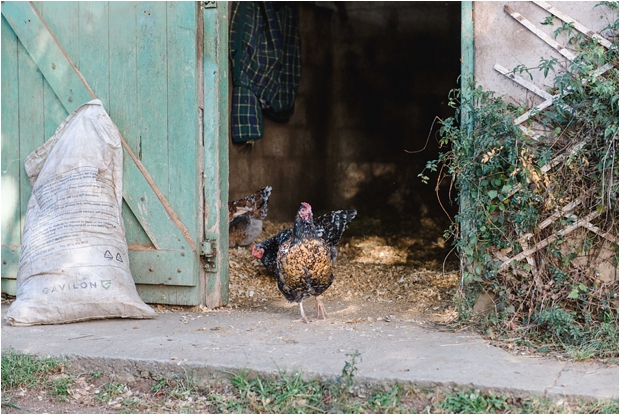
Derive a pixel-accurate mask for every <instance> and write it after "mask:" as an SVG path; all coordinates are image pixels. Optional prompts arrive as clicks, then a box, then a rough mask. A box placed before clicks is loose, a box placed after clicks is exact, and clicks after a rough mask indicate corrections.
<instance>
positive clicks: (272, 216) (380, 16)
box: [229, 2, 460, 229]
mask: <svg viewBox="0 0 620 415" xmlns="http://www.w3.org/2000/svg"><path fill="white" fill-rule="evenodd" d="M298 12H299V28H300V34H301V39H302V71H301V83H300V86H299V91H298V95H297V98H296V101H295V113H294V115H293V116H292V117H291V118H290V119H289V120H288V121H286V122H282V123H278V122H275V121H271V120H269V119H267V118H265V127H264V135H263V138H262V139H260V140H258V141H257V142H255V143H254V144H253V145H237V144H231V146H230V178H229V182H230V195H229V196H230V200H233V199H235V198H238V197H242V196H245V195H247V194H250V193H252V192H253V191H255V190H256V189H259V188H261V187H263V186H266V185H271V186H273V192H272V196H271V198H270V200H269V216H268V218H267V219H268V220H271V221H280V222H282V221H289V222H290V221H292V219H293V217H294V215H295V212H296V211H297V208H298V207H299V204H300V202H302V201H305V202H309V203H310V204H311V205H312V206H313V209H314V211H315V213H317V214H320V213H322V212H325V211H328V210H333V209H344V208H347V209H351V208H354V209H357V211H358V217H357V219H356V221H354V222H357V223H358V224H362V223H375V224H376V225H377V224H378V225H379V226H389V225H395V226H396V227H404V226H406V227H407V228H409V229H411V228H410V227H411V226H414V227H417V226H420V219H421V218H424V217H428V218H431V219H433V220H436V221H439V222H440V223H442V224H444V225H445V224H446V221H448V222H447V223H449V220H448V217H447V215H446V214H445V213H444V211H443V209H442V208H441V206H440V203H439V201H438V200H437V196H436V194H435V179H436V176H435V177H433V176H431V181H430V183H429V184H428V185H425V184H423V183H422V182H421V181H420V178H419V177H418V174H419V173H420V172H421V171H422V169H423V168H424V166H425V164H426V162H427V161H428V160H432V159H435V158H436V157H437V155H438V154H439V148H438V144H437V139H436V131H437V129H438V125H437V123H435V124H434V119H435V117H440V118H446V117H449V116H451V115H452V114H453V111H452V109H450V108H449V107H448V105H447V98H448V93H449V91H450V89H452V88H456V87H457V86H458V84H457V82H458V76H459V73H460V3H458V2H300V3H298ZM448 189H449V186H448V183H445V185H442V187H441V189H440V193H441V199H442V202H443V205H444V207H445V208H446V209H448V213H450V214H451V215H453V214H454V213H455V212H456V206H455V204H454V203H452V204H450V202H449V198H448ZM454 197H455V195H454V194H452V199H453V200H454ZM444 229H445V227H444Z"/></svg>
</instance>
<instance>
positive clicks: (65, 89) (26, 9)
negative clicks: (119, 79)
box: [2, 2, 92, 112]
mask: <svg viewBox="0 0 620 415" xmlns="http://www.w3.org/2000/svg"><path fill="white" fill-rule="evenodd" d="M2 14H3V15H4V17H5V18H6V19H7V21H8V23H9V24H10V25H11V28H12V29H13V31H14V32H15V33H16V34H17V36H18V37H19V38H20V41H21V43H22V44H24V46H25V47H26V49H27V50H28V53H29V54H30V56H31V57H32V59H31V60H34V61H36V62H37V65H38V67H39V68H40V69H41V72H42V73H44V74H45V77H46V78H47V80H48V82H49V83H50V86H51V87H52V88H53V89H54V92H56V95H57V96H58V97H59V99H60V101H61V102H62V104H63V105H64V106H65V108H67V111H68V112H71V111H73V110H74V109H76V108H77V107H79V106H80V105H82V104H83V103H85V102H88V101H90V100H91V99H92V97H91V95H90V94H89V93H88V91H87V90H86V88H85V87H84V84H83V83H82V82H81V80H80V79H79V78H78V77H77V76H75V72H74V71H73V70H71V66H70V65H69V64H68V62H67V60H66V57H65V55H64V54H63V51H62V50H61V49H60V48H59V47H58V46H57V45H55V42H54V41H53V39H52V38H51V36H50V34H49V32H48V31H47V30H46V28H45V27H44V26H43V24H42V23H41V21H40V20H39V19H38V17H37V16H36V14H35V13H34V10H32V8H31V7H30V5H29V4H28V3H26V2H7V3H4V4H3V5H2ZM26 43H27V44H26ZM29 82H30V80H29Z"/></svg>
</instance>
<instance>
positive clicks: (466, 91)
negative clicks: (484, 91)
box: [459, 1, 474, 284]
mask: <svg viewBox="0 0 620 415" xmlns="http://www.w3.org/2000/svg"><path fill="white" fill-rule="evenodd" d="M473 79H474V17H473V2H471V1H464V2H462V3H461V101H462V102H468V101H469V100H471V87H470V81H472V80H473ZM461 126H462V127H461V128H464V129H470V128H471V117H470V114H469V112H468V111H467V110H466V108H465V107H462V110H461ZM459 184H460V191H459V210H460V214H461V218H462V219H461V221H460V223H459V225H460V233H461V236H463V235H469V233H470V231H471V229H473V224H472V223H471V221H470V219H468V216H467V215H466V214H464V213H465V212H468V211H469V209H470V207H471V197H472V196H471V194H470V190H469V187H468V184H467V183H466V182H462V183H459ZM459 255H460V259H461V261H460V262H461V263H460V267H461V284H462V282H463V281H464V276H465V275H464V274H465V272H466V271H467V270H468V269H469V267H470V265H471V264H470V260H469V259H468V258H467V257H466V256H465V254H464V253H462V252H459Z"/></svg>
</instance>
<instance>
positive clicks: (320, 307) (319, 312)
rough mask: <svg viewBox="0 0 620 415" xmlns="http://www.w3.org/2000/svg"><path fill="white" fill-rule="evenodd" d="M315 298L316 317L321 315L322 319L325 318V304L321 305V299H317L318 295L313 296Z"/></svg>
mask: <svg viewBox="0 0 620 415" xmlns="http://www.w3.org/2000/svg"><path fill="white" fill-rule="evenodd" d="M314 298H315V299H316V318H320V317H323V320H325V319H326V318H327V312H326V311H325V306H324V305H323V301H321V300H319V297H318V296H317V297H314Z"/></svg>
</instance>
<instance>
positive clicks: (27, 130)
mask: <svg viewBox="0 0 620 415" xmlns="http://www.w3.org/2000/svg"><path fill="white" fill-rule="evenodd" d="M3 10H4V9H3ZM17 61H18V65H19V81H18V90H19V96H18V100H17V102H18V114H19V138H18V141H19V166H20V181H19V186H20V192H19V195H20V210H21V212H20V222H21V223H20V225H19V228H20V229H21V230H22V231H23V229H24V222H25V220H26V211H27V208H28V201H29V200H30V193H31V192H32V187H31V186H30V181H29V180H28V176H27V174H26V170H25V168H24V160H25V159H26V157H28V155H29V154H30V153H32V152H33V151H34V150H36V149H37V148H38V147H39V146H40V145H42V144H43V143H45V127H44V125H43V116H44V110H43V76H42V75H41V72H40V71H39V69H38V68H37V65H36V64H35V63H34V62H33V60H32V59H31V58H30V55H29V54H28V52H27V51H26V49H24V47H23V46H22V43H21V42H20V43H19V44H18V56H17Z"/></svg>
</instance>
